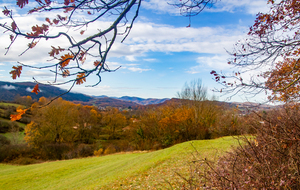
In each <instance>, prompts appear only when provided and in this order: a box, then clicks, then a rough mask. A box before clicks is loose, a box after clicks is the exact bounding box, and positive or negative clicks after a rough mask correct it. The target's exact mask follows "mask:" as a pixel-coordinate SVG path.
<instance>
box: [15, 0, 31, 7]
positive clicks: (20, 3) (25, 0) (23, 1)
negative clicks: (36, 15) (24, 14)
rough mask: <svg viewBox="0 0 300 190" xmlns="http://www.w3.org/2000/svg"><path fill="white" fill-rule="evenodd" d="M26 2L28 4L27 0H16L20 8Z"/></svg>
mask: <svg viewBox="0 0 300 190" xmlns="http://www.w3.org/2000/svg"><path fill="white" fill-rule="evenodd" d="M26 4H28V0H17V5H18V6H19V7H20V8H21V9H22V8H23V7H24V6H25V5H26Z"/></svg>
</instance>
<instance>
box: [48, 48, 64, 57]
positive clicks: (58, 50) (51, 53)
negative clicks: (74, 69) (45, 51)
mask: <svg viewBox="0 0 300 190" xmlns="http://www.w3.org/2000/svg"><path fill="white" fill-rule="evenodd" d="M51 47H52V50H51V51H50V52H49V55H50V56H51V57H54V55H58V54H59V52H60V51H64V50H65V49H63V48H60V47H59V46H58V49H56V48H55V47H53V46H51Z"/></svg>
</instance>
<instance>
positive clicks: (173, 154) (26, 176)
mask: <svg viewBox="0 0 300 190" xmlns="http://www.w3.org/2000/svg"><path fill="white" fill-rule="evenodd" d="M232 145H234V146H237V145H238V141H237V139H236V138H234V137H223V138H219V139H214V140H197V141H190V142H185V143H181V144H177V145H174V146H172V147H170V148H166V149H163V150H158V151H154V152H133V153H123V154H120V153H119V154H113V155H108V156H102V157H90V158H83V159H74V160H64V161H54V162H46V163H41V164H34V165H27V166H13V165H5V164H0V189H11V190H14V189H15V190H17V189H31V190H38V189H62V190H63V189H164V188H166V187H169V184H168V182H169V183H170V184H171V185H174V186H176V180H182V179H181V178H180V177H179V176H178V175H176V174H175V172H179V173H180V174H183V175H187V174H188V173H189V169H190V163H191V161H193V160H195V157H194V156H193V154H192V153H195V149H194V147H195V148H196V149H197V151H198V152H200V153H201V155H198V156H199V157H200V156H201V158H209V159H213V158H215V157H216V156H218V155H220V154H224V152H225V151H227V150H230V148H231V147H232ZM199 157H197V159H199ZM177 185H178V184H177Z"/></svg>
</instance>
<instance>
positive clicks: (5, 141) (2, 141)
mask: <svg viewBox="0 0 300 190" xmlns="http://www.w3.org/2000/svg"><path fill="white" fill-rule="evenodd" d="M9 144H10V140H9V139H8V138H7V137H6V136H4V135H0V146H3V145H9Z"/></svg>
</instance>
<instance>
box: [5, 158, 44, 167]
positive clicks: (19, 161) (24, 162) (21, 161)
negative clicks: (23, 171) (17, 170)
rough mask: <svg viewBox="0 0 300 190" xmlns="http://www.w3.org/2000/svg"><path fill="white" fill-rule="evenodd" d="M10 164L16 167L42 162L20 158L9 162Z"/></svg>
mask: <svg viewBox="0 0 300 190" xmlns="http://www.w3.org/2000/svg"><path fill="white" fill-rule="evenodd" d="M10 163H11V164H16V165H29V164H38V163H42V161H41V160H37V159H34V158H28V157H21V158H17V159H15V160H13V161H11V162H10Z"/></svg>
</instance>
